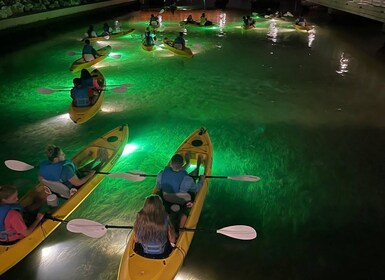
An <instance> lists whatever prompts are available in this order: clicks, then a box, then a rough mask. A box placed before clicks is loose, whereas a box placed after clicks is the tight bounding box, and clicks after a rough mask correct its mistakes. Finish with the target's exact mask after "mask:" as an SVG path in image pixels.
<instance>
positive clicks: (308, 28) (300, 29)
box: [294, 24, 312, 32]
mask: <svg viewBox="0 0 385 280" xmlns="http://www.w3.org/2000/svg"><path fill="white" fill-rule="evenodd" d="M294 27H295V29H297V30H298V31H300V32H308V31H309V30H311V29H312V27H311V26H309V25H305V26H303V25H298V24H294Z"/></svg>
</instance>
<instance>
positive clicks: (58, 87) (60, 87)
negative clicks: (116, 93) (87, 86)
mask: <svg viewBox="0 0 385 280" xmlns="http://www.w3.org/2000/svg"><path fill="white" fill-rule="evenodd" d="M108 86H109V87H121V86H125V87H132V86H134V84H119V85H108ZM52 88H53V89H71V88H73V86H52Z"/></svg>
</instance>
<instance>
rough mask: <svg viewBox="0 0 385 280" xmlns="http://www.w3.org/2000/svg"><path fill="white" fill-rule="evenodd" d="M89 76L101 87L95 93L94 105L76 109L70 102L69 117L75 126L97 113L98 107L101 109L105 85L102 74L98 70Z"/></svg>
mask: <svg viewBox="0 0 385 280" xmlns="http://www.w3.org/2000/svg"><path fill="white" fill-rule="evenodd" d="M91 76H92V77H93V78H94V79H96V80H97V81H98V84H99V86H100V87H101V89H100V90H98V91H97V92H98V94H99V97H98V100H97V101H96V102H95V104H93V105H90V106H87V107H76V106H74V104H73V102H71V106H70V108H69V115H70V118H71V120H72V121H73V122H74V123H76V124H83V123H85V122H86V121H88V120H89V119H91V118H92V117H93V116H95V115H96V113H97V112H99V110H100V107H102V103H103V101H104V95H105V86H106V85H105V79H104V76H103V74H102V73H101V72H100V71H99V70H98V69H95V70H93V71H92V72H91Z"/></svg>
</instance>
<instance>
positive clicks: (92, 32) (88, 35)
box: [84, 25, 98, 38]
mask: <svg viewBox="0 0 385 280" xmlns="http://www.w3.org/2000/svg"><path fill="white" fill-rule="evenodd" d="M84 35H85V36H86V38H95V37H98V35H96V32H95V30H94V26H93V25H90V26H89V27H88V30H87V32H86V33H85V34H84Z"/></svg>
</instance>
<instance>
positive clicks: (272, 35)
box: [267, 19, 278, 43]
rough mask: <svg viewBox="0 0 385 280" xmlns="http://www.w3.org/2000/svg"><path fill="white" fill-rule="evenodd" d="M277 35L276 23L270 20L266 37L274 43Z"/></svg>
mask: <svg viewBox="0 0 385 280" xmlns="http://www.w3.org/2000/svg"><path fill="white" fill-rule="evenodd" d="M277 34H278V28H277V22H276V21H275V20H274V19H272V20H271V23H270V25H269V29H268V32H267V37H269V38H270V39H271V41H273V42H274V43H276V42H277Z"/></svg>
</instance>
